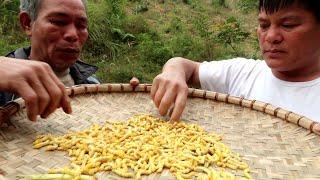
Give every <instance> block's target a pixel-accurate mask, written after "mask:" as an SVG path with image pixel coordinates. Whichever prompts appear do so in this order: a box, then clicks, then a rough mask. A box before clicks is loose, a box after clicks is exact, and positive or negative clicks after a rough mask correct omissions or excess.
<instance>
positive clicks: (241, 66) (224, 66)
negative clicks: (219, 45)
mask: <svg viewBox="0 0 320 180" xmlns="http://www.w3.org/2000/svg"><path fill="white" fill-rule="evenodd" d="M264 65H265V63H264V61H262V60H255V59H246V58H241V57H238V58H233V59H227V60H218V61H210V62H207V61H205V62H203V63H201V64H200V68H199V71H206V70H210V71H212V70H221V71H230V70H231V71H248V70H249V71H250V70H252V69H255V68H258V69H260V68H262V67H264Z"/></svg>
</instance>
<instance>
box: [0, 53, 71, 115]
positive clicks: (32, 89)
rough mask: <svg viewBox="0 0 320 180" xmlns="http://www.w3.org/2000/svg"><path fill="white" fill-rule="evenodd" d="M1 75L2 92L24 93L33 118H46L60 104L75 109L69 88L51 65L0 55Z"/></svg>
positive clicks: (66, 108)
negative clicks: (67, 92)
mask: <svg viewBox="0 0 320 180" xmlns="http://www.w3.org/2000/svg"><path fill="white" fill-rule="evenodd" d="M0 74H1V79H0V91H7V92H11V93H15V94H18V95H20V96H21V97H22V98H23V99H24V100H25V102H26V107H27V114H28V118H29V119H30V120H32V121H35V120H36V118H37V115H41V117H42V118H46V117H48V116H49V115H50V114H51V113H52V112H54V111H55V110H56V109H57V108H59V107H62V108H63V110H64V112H66V113H71V112H72V110H71V105H70V102H69V100H68V96H67V94H66V90H65V87H64V85H63V84H62V83H61V82H60V80H59V79H58V78H57V77H56V75H55V74H54V72H53V71H52V69H51V67H50V66H49V65H48V64H46V63H43V62H38V61H31V60H28V61H26V60H17V59H11V58H10V59H9V58H5V57H0Z"/></svg>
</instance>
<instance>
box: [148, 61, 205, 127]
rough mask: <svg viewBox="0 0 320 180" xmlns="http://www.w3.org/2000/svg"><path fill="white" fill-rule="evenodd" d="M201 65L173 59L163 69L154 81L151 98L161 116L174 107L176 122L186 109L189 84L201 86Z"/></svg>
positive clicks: (172, 117)
mask: <svg viewBox="0 0 320 180" xmlns="http://www.w3.org/2000/svg"><path fill="white" fill-rule="evenodd" d="M199 66H200V63H198V62H194V61H190V60H188V59H184V58H180V57H177V58H172V59H170V60H169V61H168V62H167V63H166V64H165V65H164V67H163V71H162V73H161V74H159V75H158V76H156V77H155V78H154V80H153V84H152V89H151V98H152V99H153V101H154V103H155V105H156V106H157V108H158V109H159V113H160V114H161V115H165V114H167V112H168V110H169V108H170V107H172V106H174V108H173V112H172V115H171V118H170V119H171V120H173V121H176V120H179V119H180V116H181V114H182V112H183V110H184V108H185V105H186V102H187V96H188V85H187V83H190V84H194V85H197V86H198V85H199V84H200V81H199Z"/></svg>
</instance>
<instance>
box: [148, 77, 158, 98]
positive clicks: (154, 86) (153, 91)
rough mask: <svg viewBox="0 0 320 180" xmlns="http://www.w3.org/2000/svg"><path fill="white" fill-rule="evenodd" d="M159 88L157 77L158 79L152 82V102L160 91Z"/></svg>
mask: <svg viewBox="0 0 320 180" xmlns="http://www.w3.org/2000/svg"><path fill="white" fill-rule="evenodd" d="M158 86H159V80H158V79H157V77H156V78H154V80H153V82H152V86H151V91H150V96H151V99H152V100H154V97H155V95H156V92H157V90H158Z"/></svg>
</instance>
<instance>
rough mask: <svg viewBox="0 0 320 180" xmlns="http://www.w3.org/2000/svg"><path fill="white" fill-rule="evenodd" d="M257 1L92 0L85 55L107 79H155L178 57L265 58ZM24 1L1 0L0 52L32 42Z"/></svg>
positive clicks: (84, 57) (89, 1)
mask: <svg viewBox="0 0 320 180" xmlns="http://www.w3.org/2000/svg"><path fill="white" fill-rule="evenodd" d="M257 3H258V1H256V0H88V17H89V33H90V35H89V39H88V41H87V44H86V45H85V48H84V52H83V54H82V57H81V59H82V60H84V61H86V62H88V63H91V64H94V65H96V66H98V67H99V71H98V73H97V76H98V77H99V78H100V79H101V80H102V81H103V82H128V81H129V80H130V79H131V77H132V76H136V77H138V78H139V79H140V80H141V82H149V83H150V82H152V79H153V78H154V77H155V76H156V75H157V74H158V73H159V72H161V68H162V66H163V64H164V63H165V62H166V61H167V60H168V59H170V58H171V57H175V56H182V57H186V58H189V59H192V60H196V61H205V60H206V61H209V60H221V59H228V58H232V57H239V56H241V57H247V58H255V59H257V58H260V52H259V45H258V41H257V37H256V27H257V22H256V21H257ZM18 12H19V0H0V37H1V38H0V55H6V54H7V53H8V52H11V51H13V50H15V49H17V48H19V47H23V46H28V44H29V42H28V39H27V38H26V36H25V35H24V33H23V32H22V31H21V29H20V26H19V24H18Z"/></svg>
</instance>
